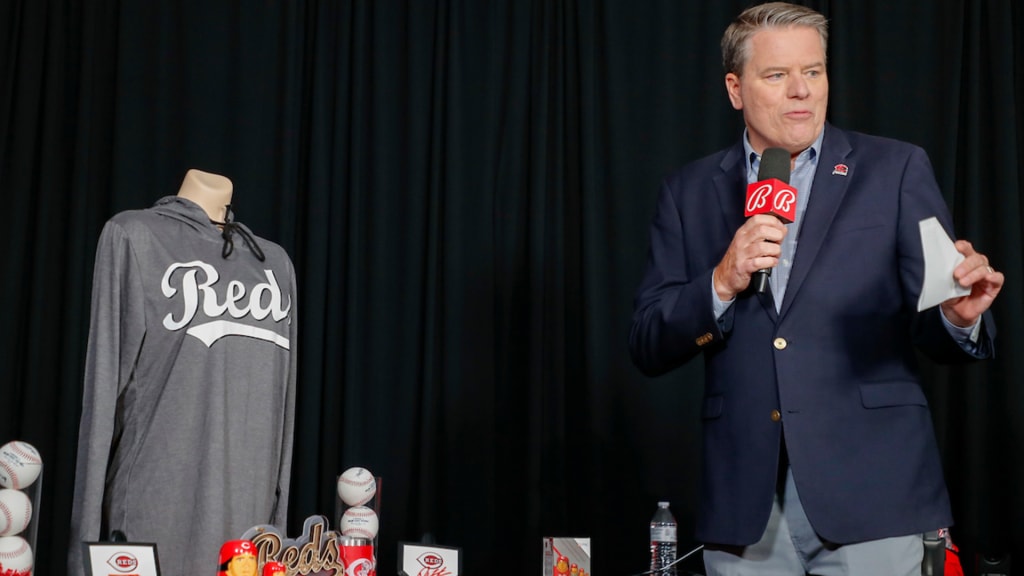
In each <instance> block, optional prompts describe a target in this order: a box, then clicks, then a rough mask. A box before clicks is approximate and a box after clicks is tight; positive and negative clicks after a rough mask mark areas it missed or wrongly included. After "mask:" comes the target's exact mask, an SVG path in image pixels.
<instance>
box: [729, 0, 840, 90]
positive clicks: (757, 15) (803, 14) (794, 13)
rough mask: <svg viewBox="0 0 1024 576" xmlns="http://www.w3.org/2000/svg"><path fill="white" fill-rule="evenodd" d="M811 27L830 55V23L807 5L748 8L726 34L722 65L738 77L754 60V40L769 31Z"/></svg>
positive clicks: (781, 3) (767, 5)
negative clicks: (758, 34) (751, 52)
mask: <svg viewBox="0 0 1024 576" xmlns="http://www.w3.org/2000/svg"><path fill="white" fill-rule="evenodd" d="M790 26H807V27H809V28H814V29H815V30H817V32H818V36H819V37H820V38H821V49H822V51H823V52H825V53H826V54H828V49H827V45H828V20H826V19H825V17H824V16H822V15H821V14H820V13H818V12H815V11H814V10H811V9H810V8H807V7H805V6H798V5H796V4H790V3H788V2H769V3H767V4H760V5H758V6H753V7H751V8H747V9H746V10H744V11H743V12H742V13H740V15H739V16H737V17H736V20H734V21H733V23H732V24H730V25H729V27H728V28H726V29H725V34H724V35H722V66H723V67H724V68H725V71H726V72H727V73H728V72H732V73H733V74H736V75H737V76H739V75H741V73H742V72H743V66H744V65H746V63H747V60H748V59H749V58H750V37H751V36H753V35H754V34H755V33H756V32H759V31H761V30H764V29H765V28H788V27H790Z"/></svg>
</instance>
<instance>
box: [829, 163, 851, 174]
mask: <svg viewBox="0 0 1024 576" xmlns="http://www.w3.org/2000/svg"><path fill="white" fill-rule="evenodd" d="M849 172H850V167H849V166H847V165H846V164H836V167H835V168H833V169H832V175H833V176H835V175H837V174H838V175H839V176H846V175H847V174H849Z"/></svg>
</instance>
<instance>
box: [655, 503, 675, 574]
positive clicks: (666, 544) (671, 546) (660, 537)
mask: <svg viewBox="0 0 1024 576" xmlns="http://www.w3.org/2000/svg"><path fill="white" fill-rule="evenodd" d="M677 528H678V526H677V525H676V518H675V516H673V515H672V511H671V510H669V509H668V502H658V510H657V511H656V512H655V513H654V518H651V570H652V571H655V570H658V571H661V572H660V574H675V573H676V567H675V566H672V567H671V568H669V569H667V570H664V568H665V567H666V566H668V565H670V564H672V563H673V562H675V561H676V542H677V540H678V537H677V535H676V531H677Z"/></svg>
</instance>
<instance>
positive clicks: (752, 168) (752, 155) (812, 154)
mask: <svg viewBox="0 0 1024 576" xmlns="http://www.w3.org/2000/svg"><path fill="white" fill-rule="evenodd" d="M824 139H825V129H824V127H822V129H821V132H819V133H818V137H817V138H815V139H814V142H812V143H811V145H810V146H808V147H807V149H805V150H804V151H803V152H801V153H800V154H798V155H797V157H796V164H803V163H804V162H807V161H813V160H816V159H817V158H818V156H819V154H820V151H821V142H822V140H824ZM743 150H744V152H745V158H746V159H747V173H748V174H752V176H751V179H756V178H757V171H758V170H759V169H760V167H761V155H760V154H758V153H757V152H754V148H753V147H752V146H751V145H750V134H749V131H748V130H747V129H746V128H744V129H743Z"/></svg>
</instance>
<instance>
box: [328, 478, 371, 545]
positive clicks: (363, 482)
mask: <svg viewBox="0 0 1024 576" xmlns="http://www.w3.org/2000/svg"><path fill="white" fill-rule="evenodd" d="M376 495H377V479H376V477H374V475H373V473H371V472H370V471H369V470H367V469H366V468H360V467H354V468H349V469H348V470H345V471H344V472H343V473H342V474H341V476H338V497H339V498H341V501H342V502H343V503H344V504H345V506H346V508H345V511H344V512H343V513H342V515H341V521H340V525H339V529H340V530H341V533H342V534H344V535H345V536H351V537H353V538H366V539H367V540H370V541H371V542H372V541H375V539H376V538H377V527H378V519H377V511H376V510H375V508H374V507H373V505H372V504H371V503H372V502H373V499H374V497H375V496H376Z"/></svg>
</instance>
